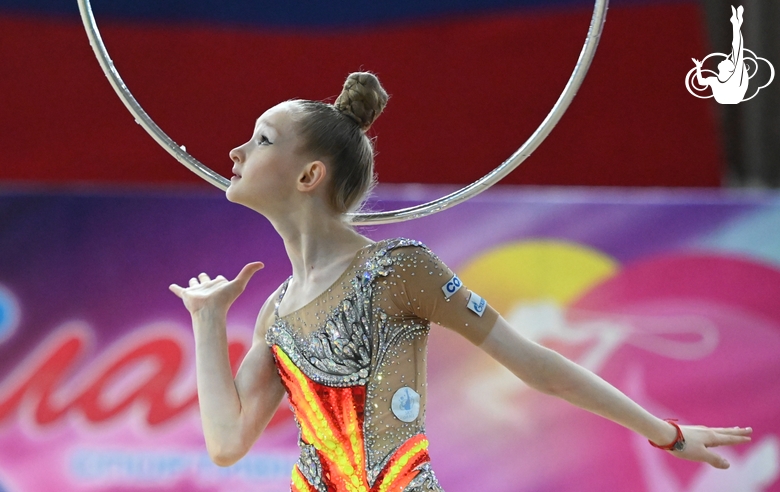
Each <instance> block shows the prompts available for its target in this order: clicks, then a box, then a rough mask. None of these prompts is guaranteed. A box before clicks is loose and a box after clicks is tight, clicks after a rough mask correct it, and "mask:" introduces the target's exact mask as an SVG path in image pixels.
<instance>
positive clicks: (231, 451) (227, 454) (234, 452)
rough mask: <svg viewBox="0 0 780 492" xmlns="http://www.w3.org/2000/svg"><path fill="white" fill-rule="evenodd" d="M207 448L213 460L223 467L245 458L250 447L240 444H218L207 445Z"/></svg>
mask: <svg viewBox="0 0 780 492" xmlns="http://www.w3.org/2000/svg"><path fill="white" fill-rule="evenodd" d="M206 449H207V450H208V453H209V458H211V461H212V462H213V463H214V464H215V465H217V466H221V467H228V466H232V465H234V464H236V462H238V460H240V459H241V458H243V457H244V456H245V455H246V453H247V452H248V451H249V450H248V449H244V448H243V447H238V446H224V445H223V446H218V445H211V446H209V445H208V444H207V445H206Z"/></svg>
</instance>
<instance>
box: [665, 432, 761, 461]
mask: <svg viewBox="0 0 780 492" xmlns="http://www.w3.org/2000/svg"><path fill="white" fill-rule="evenodd" d="M680 429H681V430H682V433H683V437H684V438H685V448H684V449H683V450H682V451H668V452H669V453H672V455H674V456H676V457H678V458H682V459H685V460H691V461H701V462H705V463H709V464H710V465H712V466H714V467H715V468H721V469H726V468H728V467H729V462H728V460H726V458H724V457H723V456H720V455H719V454H717V453H714V452H712V451H711V450H710V448H714V447H717V446H732V445H735V444H742V443H745V442H748V441H750V434H751V433H752V432H753V429H751V428H750V427H720V428H714V427H704V426H701V425H681V426H680Z"/></svg>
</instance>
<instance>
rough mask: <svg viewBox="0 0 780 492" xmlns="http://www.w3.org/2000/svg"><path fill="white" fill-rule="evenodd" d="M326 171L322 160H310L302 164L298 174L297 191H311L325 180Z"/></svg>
mask: <svg viewBox="0 0 780 492" xmlns="http://www.w3.org/2000/svg"><path fill="white" fill-rule="evenodd" d="M327 174H328V171H327V168H326V167H325V164H324V163H323V162H322V161H311V162H309V163H307V164H306V165H305V166H303V169H302V170H301V174H299V175H298V191H302V192H304V193H311V192H313V191H314V190H316V189H317V188H319V187H320V186H321V185H322V183H324V182H325V176H327Z"/></svg>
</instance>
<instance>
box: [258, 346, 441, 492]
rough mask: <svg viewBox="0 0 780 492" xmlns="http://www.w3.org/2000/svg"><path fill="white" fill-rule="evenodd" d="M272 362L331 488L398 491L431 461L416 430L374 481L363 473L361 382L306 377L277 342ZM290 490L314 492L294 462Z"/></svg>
mask: <svg viewBox="0 0 780 492" xmlns="http://www.w3.org/2000/svg"><path fill="white" fill-rule="evenodd" d="M272 350H273V353H274V355H275V357H276V365H277V367H278V369H279V374H280V376H281V378H282V382H283V383H284V386H285V387H286V388H287V392H288V394H289V397H290V403H291V404H292V407H293V409H294V410H295V415H296V418H297V419H298V424H299V425H300V429H301V438H302V440H303V441H304V442H306V443H308V444H311V445H312V446H314V448H315V449H316V450H317V454H318V456H319V459H320V462H321V463H322V478H323V481H324V482H325V484H326V486H327V488H328V491H333V492H399V491H402V490H403V489H404V487H406V486H407V485H408V484H409V482H411V480H412V479H413V478H414V477H415V475H417V473H418V472H417V468H418V467H419V466H420V465H422V464H424V463H427V462H428V461H430V459H429V457H428V440H427V439H426V437H425V436H424V435H423V434H418V435H416V436H414V437H412V438H411V439H409V440H408V441H406V442H405V443H404V444H402V445H401V446H400V447H399V448H398V449H397V450H396V451H395V453H394V454H393V456H392V457H391V458H390V460H388V462H387V465H385V468H384V469H383V470H382V471H381V472H380V473H379V475H378V476H377V479H376V481H375V482H374V484H373V486H371V485H369V482H368V477H367V475H366V450H365V441H364V439H363V419H364V416H365V405H366V387H365V386H362V385H356V386H350V387H346V388H334V387H330V386H325V385H322V384H318V383H316V382H314V381H312V380H311V379H309V378H308V377H307V376H306V375H305V374H304V373H303V372H302V371H301V370H300V369H299V368H298V367H297V366H296V365H295V364H294V363H293V362H292V360H290V358H289V356H288V355H287V354H286V353H285V352H284V351H283V350H282V349H281V348H280V347H279V346H278V345H274V346H273V347H272ZM292 491H293V492H299V491H300V492H316V489H315V488H314V486H313V485H312V484H310V483H309V482H308V481H307V480H306V478H305V477H304V475H303V473H301V471H300V469H299V468H298V466H297V465H296V466H295V467H294V468H293V474H292Z"/></svg>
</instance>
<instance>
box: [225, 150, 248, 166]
mask: <svg viewBox="0 0 780 492" xmlns="http://www.w3.org/2000/svg"><path fill="white" fill-rule="evenodd" d="M228 155H229V156H230V160H231V161H233V162H235V163H240V162H243V161H244V151H243V150H242V149H241V147H236V148H235V149H233V150H231V151H230V153H229V154H228Z"/></svg>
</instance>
